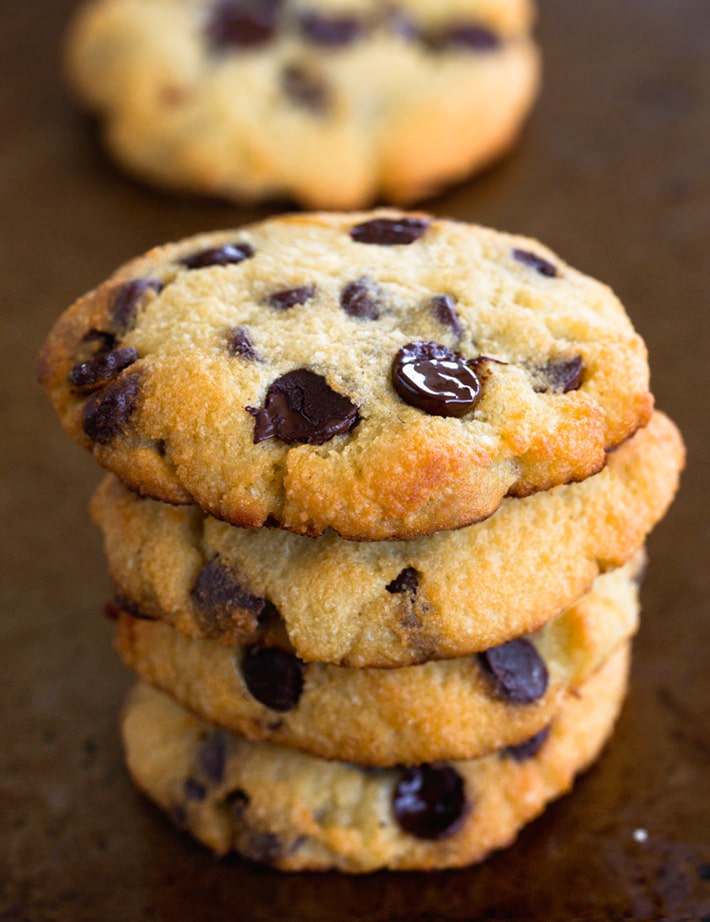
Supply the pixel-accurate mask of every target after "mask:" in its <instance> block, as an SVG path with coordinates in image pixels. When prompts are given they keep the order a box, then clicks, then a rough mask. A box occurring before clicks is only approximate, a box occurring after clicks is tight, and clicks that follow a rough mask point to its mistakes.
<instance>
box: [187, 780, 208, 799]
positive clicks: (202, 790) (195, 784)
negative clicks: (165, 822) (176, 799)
mask: <svg viewBox="0 0 710 922" xmlns="http://www.w3.org/2000/svg"><path fill="white" fill-rule="evenodd" d="M183 790H184V792H185V797H186V798H187V799H188V800H204V799H205V797H206V796H207V788H206V787H205V786H204V784H201V783H200V782H199V781H197V780H196V779H195V778H188V779H187V780H186V781H185V785H184V787H183Z"/></svg>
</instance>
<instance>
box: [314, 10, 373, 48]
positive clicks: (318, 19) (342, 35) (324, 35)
mask: <svg viewBox="0 0 710 922" xmlns="http://www.w3.org/2000/svg"><path fill="white" fill-rule="evenodd" d="M300 24H301V29H302V30H303V33H304V35H305V36H306V37H307V38H308V39H309V40H310V41H311V42H313V43H314V44H316V45H325V46H327V47H329V48H344V47H345V46H346V45H351V44H352V43H353V42H355V41H357V39H358V38H359V37H360V34H361V32H362V25H361V24H360V22H359V20H358V19H357V18H356V17H355V16H330V15H327V14H325V13H316V12H315V11H312V12H306V13H303V14H302V15H301V17H300Z"/></svg>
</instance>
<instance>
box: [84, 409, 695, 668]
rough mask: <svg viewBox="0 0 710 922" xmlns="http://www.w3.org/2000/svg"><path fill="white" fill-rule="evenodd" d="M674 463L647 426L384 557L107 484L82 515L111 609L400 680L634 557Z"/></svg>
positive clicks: (490, 637) (662, 507)
mask: <svg viewBox="0 0 710 922" xmlns="http://www.w3.org/2000/svg"><path fill="white" fill-rule="evenodd" d="M682 464H683V443H682V441H681V438H680V434H679V433H678V430H677V429H676V427H675V426H674V425H673V423H672V422H671V421H670V420H669V419H668V417H666V416H664V415H663V414H662V413H660V412H656V413H655V414H654V416H653V418H652V420H651V422H650V423H649V424H648V426H646V427H645V428H644V429H641V430H639V431H638V432H637V433H636V435H634V436H633V437H632V438H631V439H629V440H628V441H626V442H625V443H624V444H623V445H622V446H620V447H619V448H618V449H617V450H616V451H614V452H613V453H612V454H611V455H610V456H609V461H608V464H607V466H606V467H605V468H604V470H603V471H601V472H600V473H599V474H596V475H595V476H594V477H590V478H588V479H587V480H585V481H584V482H583V483H577V484H569V485H567V486H563V487H556V488H554V489H552V490H548V491H547V492H545V493H538V494H536V495H534V496H528V497H526V498H524V499H506V500H504V501H503V504H502V506H501V508H500V509H499V510H498V512H497V513H496V514H495V515H494V516H492V517H491V518H489V519H487V520H486V521H485V522H479V523H478V524H476V525H471V526H469V527H467V528H463V529H460V530H459V531H455V532H441V533H439V534H436V535H431V536H429V537H425V538H417V539H414V540H411V541H399V542H378V543H363V542H352V541H344V540H343V539H342V538H338V537H337V536H335V535H333V534H332V533H331V534H328V535H324V536H323V537H321V538H316V539H313V538H304V537H301V536H298V535H292V534H289V533H287V532H283V531H279V530H276V529H261V530H256V531H251V530H246V529H240V528H235V527H234V526H231V525H227V524H225V523H224V522H219V521H217V520H216V519H213V518H209V517H205V516H204V514H203V513H202V512H200V510H199V509H197V508H196V507H190V506H181V507H174V506H168V505H166V504H164V503H157V502H154V501H152V500H148V499H141V498H140V497H138V496H137V495H136V494H135V493H133V492H132V491H130V490H128V489H126V488H125V487H124V486H123V485H122V484H121V483H120V482H119V481H118V480H116V478H114V477H107V478H106V479H105V480H104V482H103V483H102V484H101V486H100V487H99V489H98V491H97V492H96V494H95V495H94V498H93V500H92V503H91V511H92V515H93V518H94V520H95V521H96V522H97V524H98V525H99V526H100V527H101V529H102V531H103V535H104V544H105V548H106V553H107V557H108V561H109V568H110V572H111V576H112V579H113V582H114V585H115V587H116V602H117V604H118V605H119V606H121V607H123V608H124V609H127V610H129V611H133V612H134V613H136V614H142V615H144V616H145V617H150V618H160V619H163V620H164V621H166V622H168V623H169V624H171V625H173V626H174V627H176V628H177V629H178V630H180V631H181V632H183V633H185V634H187V635H189V636H192V637H207V638H214V639H216V640H219V641H221V642H222V643H224V644H234V643H244V642H249V643H253V642H264V637H265V631H266V627H265V624H266V622H268V621H269V620H271V619H272V618H273V617H274V614H275V613H277V614H278V616H280V619H281V620H282V622H283V626H284V629H285V632H286V635H287V638H288V641H289V643H290V645H291V647H293V649H294V651H295V652H296V654H297V655H298V656H299V657H300V658H301V659H303V660H307V661H316V662H330V663H340V664H343V665H349V666H357V667H365V666H379V667H382V666H403V665H407V664H412V663H417V662H423V661H425V660H427V659H435V658H442V657H455V656H461V655H465V654H469V653H472V652H475V651H479V650H484V649H486V648H488V647H493V646H497V645H499V644H501V643H504V642H505V641H506V640H509V639H510V638H511V637H516V636H518V635H520V634H524V633H527V632H530V631H534V630H537V629H538V628H539V627H540V626H541V625H542V624H544V623H545V622H546V621H548V620H549V619H551V618H553V617H554V616H555V615H557V614H558V613H559V612H560V611H562V610H563V609H564V608H566V607H568V606H569V605H571V604H573V603H574V602H575V601H576V600H577V599H578V598H579V597H580V596H581V595H582V594H583V593H584V592H586V591H587V589H588V588H589V587H590V585H591V584H592V581H593V580H594V579H595V577H596V576H597V575H598V574H599V573H600V572H602V571H604V570H606V569H609V568H613V567H618V566H621V565H622V564H623V563H625V561H627V560H628V559H629V558H630V557H631V556H632V555H633V554H634V553H635V552H637V551H638V550H639V548H640V547H641V546H642V545H643V542H644V539H645V538H646V536H647V535H648V533H649V532H650V531H651V529H652V528H653V527H654V525H655V524H656V523H657V522H658V521H659V519H660V518H661V517H662V516H663V514H664V512H665V511H666V509H667V508H668V505H669V504H670V502H671V500H672V498H673V495H674V494H675V491H676V489H677V486H678V478H679V472H680V469H681V467H682ZM513 560H514V561H515V563H514V565H511V561H513ZM353 587H356V589H357V591H353Z"/></svg>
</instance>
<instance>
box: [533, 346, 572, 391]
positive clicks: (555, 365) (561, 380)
mask: <svg viewBox="0 0 710 922" xmlns="http://www.w3.org/2000/svg"><path fill="white" fill-rule="evenodd" d="M536 371H537V372H538V374H539V375H540V378H541V379H542V380H541V381H540V383H539V384H537V385H536V386H535V390H536V391H537V392H538V393H547V392H548V391H552V392H553V393H555V394H566V393H567V391H576V390H577V389H578V388H579V387H580V386H581V384H582V377H583V375H584V361H583V359H582V356H581V355H573V356H572V358H568V359H565V358H560V359H551V360H550V361H549V362H548V363H547V364H546V365H541V366H540V367H539V368H537V369H536Z"/></svg>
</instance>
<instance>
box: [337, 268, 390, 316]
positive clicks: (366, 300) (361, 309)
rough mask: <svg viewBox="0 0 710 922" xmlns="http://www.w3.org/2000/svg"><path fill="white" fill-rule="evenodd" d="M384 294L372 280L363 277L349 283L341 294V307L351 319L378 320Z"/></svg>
mask: <svg viewBox="0 0 710 922" xmlns="http://www.w3.org/2000/svg"><path fill="white" fill-rule="evenodd" d="M381 297H382V292H381V291H380V289H379V288H378V287H377V285H376V284H375V282H373V281H372V279H368V278H366V277H365V276H363V277H362V278H360V279H357V280H356V281H355V282H349V283H348V284H347V285H346V286H345V288H343V290H342V292H341V293H340V306H341V307H342V309H343V310H344V311H345V313H346V314H349V315H350V316H351V317H362V318H364V319H366V320H377V318H378V317H379V316H380V299H381Z"/></svg>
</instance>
